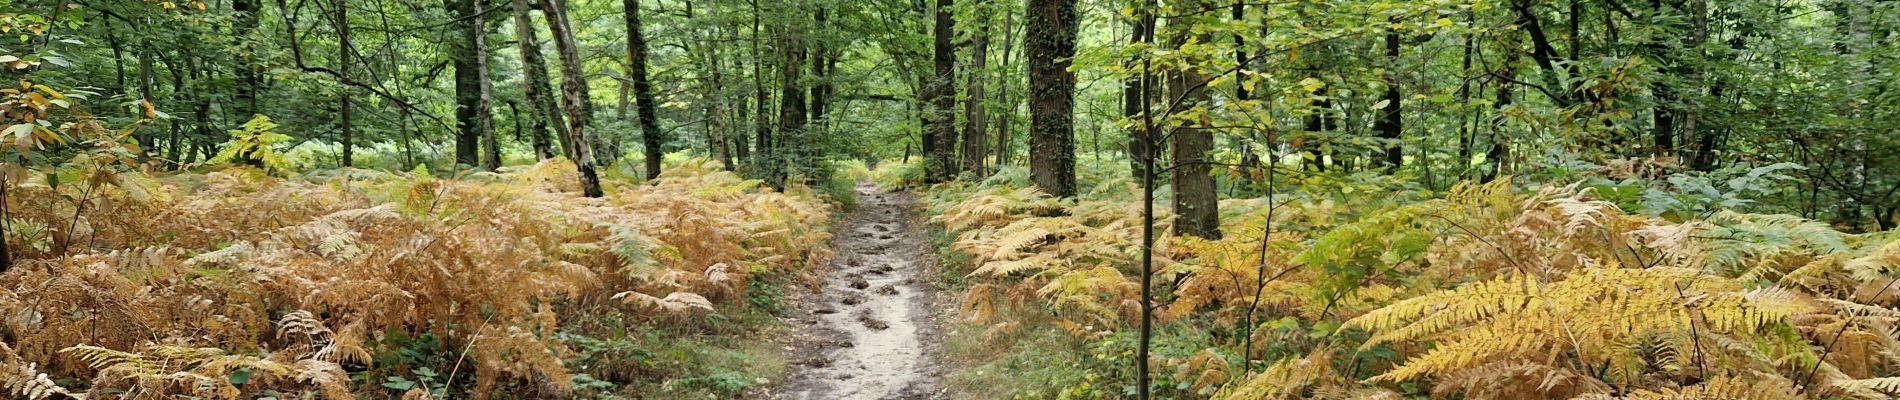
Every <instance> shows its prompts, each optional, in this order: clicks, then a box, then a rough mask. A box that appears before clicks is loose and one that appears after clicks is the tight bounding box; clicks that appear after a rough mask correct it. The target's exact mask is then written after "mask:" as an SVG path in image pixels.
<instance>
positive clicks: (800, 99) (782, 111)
mask: <svg viewBox="0 0 1900 400" xmlns="http://www.w3.org/2000/svg"><path fill="white" fill-rule="evenodd" d="M788 25H789V24H788ZM781 29H783V30H782V31H781V32H782V35H783V37H781V38H780V39H781V41H780V42H779V43H780V46H779V51H780V56H781V57H783V58H781V59H780V61H781V62H780V63H779V85H780V86H779V114H778V132H779V138H780V139H779V143H780V144H779V146H778V148H777V149H775V150H776V151H777V152H778V153H779V154H776V155H775V157H774V159H776V160H777V162H776V163H775V164H776V165H775V166H774V168H773V172H774V173H775V174H774V175H773V176H772V177H771V178H769V179H768V181H769V182H771V183H772V186H774V187H778V188H784V187H785V185H786V184H787V183H788V182H789V179H791V173H792V168H793V167H797V168H800V169H804V168H807V167H810V166H809V165H806V163H808V162H812V161H813V160H806V159H802V158H800V157H798V155H800V154H801V153H803V152H804V151H805V150H804V146H807V145H809V143H808V141H809V138H807V137H806V134H805V122H806V120H805V118H806V114H805V113H806V109H805V105H806V104H805V88H804V81H803V79H804V77H803V75H804V68H805V43H804V38H803V37H802V36H801V35H802V33H801V32H799V31H798V28H796V27H791V26H785V27H782V28H781Z"/></svg>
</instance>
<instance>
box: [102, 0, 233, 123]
mask: <svg viewBox="0 0 1900 400" xmlns="http://www.w3.org/2000/svg"><path fill="white" fill-rule="evenodd" d="M262 6H263V0H232V1H231V11H232V12H233V13H235V14H237V15H235V16H234V17H235V20H236V21H234V22H233V23H232V24H231V33H232V36H235V37H237V40H238V49H239V51H238V53H239V54H238V57H237V59H238V66H237V68H234V69H235V70H236V71H235V72H237V80H238V86H237V106H238V107H239V108H238V112H239V113H241V114H242V118H244V119H249V118H250V116H251V115H254V114H257V113H258V108H257V91H258V82H259V79H258V76H257V64H256V62H255V61H253V60H252V58H253V57H255V56H256V54H257V47H256V46H255V45H253V44H252V40H251V37H250V36H251V33H252V32H256V31H257V23H258V15H257V14H258V13H259V12H261V11H262ZM114 43H115V44H116V43H117V41H116V40H115V41H114ZM115 48H116V46H115ZM115 58H116V57H115ZM120 82H121V85H120V86H124V85H123V82H124V78H120Z"/></svg>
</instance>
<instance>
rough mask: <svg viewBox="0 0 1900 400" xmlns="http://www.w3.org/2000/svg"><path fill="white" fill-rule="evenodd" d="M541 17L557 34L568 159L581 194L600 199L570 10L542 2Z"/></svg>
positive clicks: (552, 0)
mask: <svg viewBox="0 0 1900 400" xmlns="http://www.w3.org/2000/svg"><path fill="white" fill-rule="evenodd" d="M541 13H542V15H546V16H547V19H548V31H550V32H553V34H554V48H555V51H556V52H557V53H560V55H561V97H562V100H563V103H564V104H562V107H563V108H565V109H566V111H567V123H568V129H567V135H568V141H569V142H571V143H574V145H573V146H568V154H567V157H568V158H569V159H571V160H573V161H574V166H575V167H576V168H579V169H580V175H581V178H580V180H581V190H582V192H583V193H584V194H586V196H587V197H600V196H601V195H602V194H603V193H602V192H601V189H600V176H599V175H598V174H597V173H596V172H594V159H593V157H592V155H591V154H588V153H589V151H590V149H589V148H588V146H587V143H588V142H587V117H588V115H587V109H588V106H587V105H586V104H585V103H586V102H587V83H586V82H585V81H584V80H583V79H584V78H583V76H584V75H582V74H581V55H580V51H579V49H577V48H576V47H578V46H575V44H574V34H573V31H570V30H568V23H567V10H566V8H565V7H563V6H562V5H561V0H541Z"/></svg>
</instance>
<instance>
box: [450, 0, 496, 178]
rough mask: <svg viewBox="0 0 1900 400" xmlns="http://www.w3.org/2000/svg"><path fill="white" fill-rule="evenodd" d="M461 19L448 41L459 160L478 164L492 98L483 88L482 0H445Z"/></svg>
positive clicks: (485, 69)
mask: <svg viewBox="0 0 1900 400" xmlns="http://www.w3.org/2000/svg"><path fill="white" fill-rule="evenodd" d="M443 2H444V5H445V6H446V7H447V8H448V9H449V15H450V16H452V17H454V18H456V19H457V20H456V21H455V22H454V23H453V24H451V26H452V27H453V29H454V30H455V34H454V35H453V39H452V41H451V42H450V43H449V44H448V50H449V58H450V59H451V60H453V63H454V65H455V130H456V133H455V163H457V164H462V165H477V163H479V162H481V160H480V154H479V153H480V143H479V142H480V141H481V140H482V138H483V137H485V136H486V135H487V133H488V129H489V126H488V99H487V96H485V95H484V93H483V91H482V87H483V86H484V85H485V82H487V81H488V62H487V57H486V54H487V49H486V48H485V45H486V44H487V43H485V41H486V39H485V38H484V37H485V36H486V35H484V30H483V29H482V17H481V15H480V14H479V12H480V10H479V7H478V4H477V3H479V2H480V1H479V0H443Z"/></svg>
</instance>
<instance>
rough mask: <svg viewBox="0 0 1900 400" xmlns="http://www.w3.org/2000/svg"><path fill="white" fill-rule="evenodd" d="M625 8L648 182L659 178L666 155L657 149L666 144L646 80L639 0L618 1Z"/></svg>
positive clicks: (645, 40) (634, 92)
mask: <svg viewBox="0 0 1900 400" xmlns="http://www.w3.org/2000/svg"><path fill="white" fill-rule="evenodd" d="M620 3H621V5H622V6H623V7H625V8H626V10H625V11H626V12H625V15H626V20H627V59H628V68H627V75H630V76H629V77H628V78H629V79H632V80H633V101H634V103H636V104H635V106H634V107H635V108H637V109H638V111H639V112H640V144H641V146H642V147H643V149H642V151H644V152H645V154H646V160H645V162H646V174H647V179H655V178H659V177H660V158H662V157H663V156H665V155H666V152H665V149H663V148H661V147H660V146H661V145H663V144H665V143H666V137H665V133H664V132H661V131H660V116H659V115H658V112H657V111H655V110H656V108H657V107H656V105H655V104H654V103H653V82H651V81H648V80H647V39H646V33H644V32H641V29H640V0H621V2H620Z"/></svg>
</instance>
